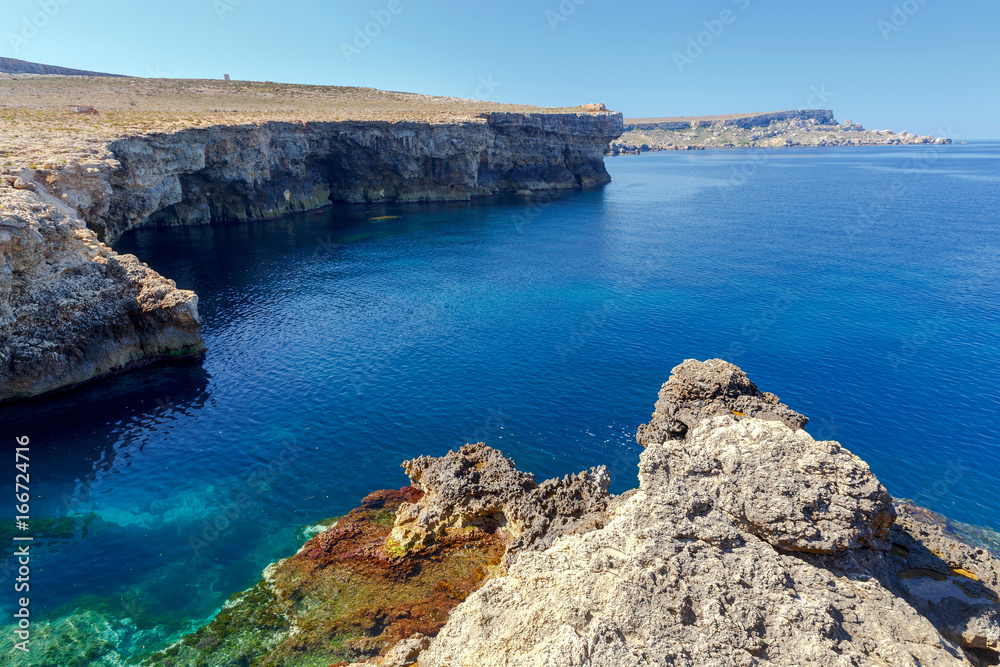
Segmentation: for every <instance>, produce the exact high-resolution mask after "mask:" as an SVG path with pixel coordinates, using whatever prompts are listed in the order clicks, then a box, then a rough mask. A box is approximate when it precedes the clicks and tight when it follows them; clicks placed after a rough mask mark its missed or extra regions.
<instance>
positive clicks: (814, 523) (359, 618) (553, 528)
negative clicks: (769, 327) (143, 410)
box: [149, 359, 1000, 667]
mask: <svg viewBox="0 0 1000 667" xmlns="http://www.w3.org/2000/svg"><path fill="white" fill-rule="evenodd" d="M806 421H807V420H806V418H805V417H804V416H802V415H801V414H799V413H797V412H795V411H793V410H792V409H790V408H789V407H788V406H786V405H784V404H782V403H781V402H780V400H779V399H778V397H777V396H775V395H773V394H770V393H764V392H761V391H759V390H758V388H757V387H756V386H755V385H754V384H753V383H752V382H751V381H750V380H749V379H748V378H747V377H746V375H745V374H744V373H743V372H742V371H740V369H739V368H737V367H735V366H733V365H731V364H728V363H726V362H724V361H721V360H718V359H715V360H710V361H706V362H698V361H694V360H689V361H685V362H684V363H683V364H681V365H680V366H678V367H677V368H675V369H674V371H673V373H672V375H671V378H670V380H669V381H668V382H667V383H666V384H664V385H663V387H662V389H661V391H660V396H659V400H658V402H657V403H656V410H655V412H654V413H653V418H652V420H651V421H650V423H648V424H646V425H644V426H642V427H640V428H639V431H638V435H637V439H638V441H639V443H640V444H642V445H643V446H644V447H645V449H644V451H643V453H642V455H641V457H640V462H639V487H638V489H635V490H632V491H629V492H627V493H624V494H622V495H620V496H612V495H610V494H608V491H607V489H608V476H607V471H606V470H605V469H604V468H603V467H600V468H595V469H592V470H589V471H586V472H583V473H580V474H578V475H571V476H567V477H565V478H562V479H553V480H548V481H545V482H542V483H537V482H535V480H534V478H533V477H532V476H531V475H530V474H527V473H524V472H521V471H518V470H517V469H516V467H515V466H514V464H513V462H511V461H510V460H508V459H506V458H505V457H504V456H503V455H502V454H500V453H499V452H497V451H496V450H494V449H491V448H489V447H486V446H485V445H482V444H479V445H467V446H465V447H463V448H462V449H461V450H459V451H458V452H450V453H449V454H448V455H446V456H444V457H440V458H428V457H421V458H418V459H415V460H414V461H410V462H407V463H405V464H404V466H405V468H406V471H407V473H408V474H409V475H410V478H411V480H412V482H413V483H414V486H413V487H410V488H408V489H403V490H402V491H399V492H383V493H382V494H376V495H375V496H371V497H369V499H366V501H365V504H364V505H363V506H362V508H361V509H360V510H358V511H356V513H352V515H349V516H348V518H347V519H346V520H342V521H341V522H338V523H337V524H336V525H335V526H334V527H333V528H330V529H329V530H327V531H325V532H323V533H321V534H320V535H319V536H317V537H315V538H313V539H312V540H310V541H309V542H308V543H306V545H305V546H304V547H303V548H302V550H301V551H300V552H299V553H298V554H296V555H295V556H294V557H293V558H290V559H287V560H285V561H282V562H280V563H278V564H276V565H274V566H272V567H270V568H268V570H267V571H266V572H265V576H264V578H263V579H262V580H261V582H260V583H259V584H258V585H257V587H255V588H254V589H252V590H251V591H249V592H247V593H242V594H239V595H237V596H234V598H233V600H232V601H231V602H230V603H229V604H227V606H226V608H225V609H224V610H223V612H222V613H221V614H220V615H219V618H218V619H217V620H216V621H215V622H214V623H213V624H211V625H209V626H207V627H206V628H203V629H202V630H200V631H199V632H198V633H196V634H194V635H192V636H190V637H188V638H186V639H184V640H182V641H181V642H179V643H178V644H176V645H175V646H173V647H171V648H170V649H168V650H167V651H166V652H165V653H163V654H160V655H159V656H155V657H154V658H153V659H152V660H151V661H150V663H149V664H157V665H161V664H162V665H170V666H178V665H202V664H212V665H217V666H220V667H224V666H228V665H304V664H310V665H312V664H316V665H322V664H329V663H333V662H335V661H340V662H336V664H338V665H344V664H347V663H348V662H350V661H352V660H353V661H356V662H355V664H357V665H369V666H374V665H381V666H383V667H389V666H400V665H412V664H419V665H420V666H421V667H434V666H441V667H444V666H457V665H469V666H472V665H475V666H489V665H498V666H499V665H504V666H505V667H516V666H519V665H524V666H529V665H530V666H538V665H549V666H553V667H555V666H559V665H567V666H569V665H589V666H595V667H596V666H608V667H612V666H613V667H619V666H628V665H636V666H638V665H643V666H644V665H689V666H695V665H789V666H790V665H802V664H807V663H808V664H819V665H858V666H860V665H913V666H917V665H924V666H927V665H976V666H979V665H996V664H998V662H1000V616H998V614H1000V598H998V593H1000V560H998V559H997V558H996V557H995V556H994V555H993V554H991V553H990V552H989V551H987V550H984V549H981V548H976V547H973V546H970V545H968V544H966V543H963V542H962V541H959V540H957V539H955V538H954V537H953V536H951V535H949V534H948V533H947V532H946V531H945V530H944V529H942V527H941V526H940V525H939V524H937V523H935V522H933V521H930V522H929V521H928V520H927V516H926V514H925V513H923V512H921V511H919V510H918V509H915V508H912V507H909V506H906V505H902V504H897V503H894V502H893V499H892V498H891V497H890V496H889V494H888V493H887V491H886V490H885V488H884V487H883V486H882V485H881V484H880V483H879V481H878V480H877V479H876V478H875V476H874V475H873V474H872V473H871V471H870V470H869V468H868V466H867V465H866V464H865V463H864V461H862V460H861V459H859V458H858V457H857V456H855V455H854V454H852V453H851V452H849V451H848V450H846V449H844V448H843V447H842V446H841V445H840V444H838V443H836V442H832V441H824V442H820V441H816V440H814V439H813V438H812V437H810V436H809V435H808V433H806V432H805V431H804V430H802V427H803V426H804V425H805V423H806ZM397 508H398V509H397ZM376 510H377V511H378V512H381V514H377V515H376V514H373V512H374V511H376ZM374 524H378V525H380V526H381V528H377V529H376V528H373V527H372V526H373V525H374ZM390 524H391V529H390V527H389V526H390ZM461 553H465V554H466V560H465V561H464V563H463V564H461V565H460V566H459V565H458V563H459V562H460V559H459V560H456V558H458V554H461ZM436 579H440V583H438V584H436V585H435V586H433V587H432V586H431V585H430V582H433V581H435V580H436ZM390 581H391V582H393V583H392V585H391V586H390V585H389V584H388V583H387V582H390ZM422 601H427V602H428V604H426V605H424V606H421V605H422ZM444 616H447V618H446V619H445V618H444ZM358 661H360V662H358Z"/></svg>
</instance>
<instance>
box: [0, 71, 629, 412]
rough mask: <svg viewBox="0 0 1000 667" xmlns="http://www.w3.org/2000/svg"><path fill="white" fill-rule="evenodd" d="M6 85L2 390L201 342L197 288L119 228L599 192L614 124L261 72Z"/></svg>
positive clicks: (1, 171) (596, 114)
mask: <svg viewBox="0 0 1000 667" xmlns="http://www.w3.org/2000/svg"><path fill="white" fill-rule="evenodd" d="M0 92H2V93H3V97H2V99H4V100H5V104H4V105H0V132H2V133H3V134H4V135H5V137H6V138H7V140H6V145H5V146H4V147H3V152H2V154H0V206H2V208H0V340H2V344H0V401H4V400H8V399H22V398H29V397H33V396H38V395H41V394H45V393H48V392H51V391H55V390H58V389H64V388H67V387H72V386H75V385H77V384H80V383H83V382H86V381H89V380H91V379H95V378H100V377H104V376H106V375H109V374H113V373H118V372H122V371H125V370H129V369H131V368H134V367H135V366H137V365H141V364H145V363H150V362H153V361H160V360H164V359H174V358H178V357H184V356H191V355H197V354H200V353H201V352H202V351H203V350H204V341H203V339H202V337H201V318H200V316H199V315H198V310H197V303H198V301H197V295H195V294H194V293H193V292H190V291H186V290H183V289H178V288H177V286H176V285H175V284H174V283H173V281H171V280H169V278H167V277H163V276H160V275H158V274H157V273H156V272H154V271H152V270H151V269H150V268H149V267H148V266H146V265H145V264H142V263H141V262H140V261H139V260H138V259H137V258H135V257H133V256H130V255H119V254H117V253H115V252H114V251H113V250H112V249H111V248H110V244H113V243H114V242H115V241H116V240H117V239H118V238H119V237H120V236H121V234H122V233H124V232H125V231H127V230H129V229H132V228H134V227H138V226H143V225H187V224H207V223H210V222H220V221H244V220H256V219H268V218H276V217H280V216H283V215H286V214H288V213H291V212H294V211H304V210H311V209H316V208H319V207H322V206H326V205H329V204H331V203H334V202H348V203H367V202H417V201H456V200H469V199H471V198H473V197H486V196H492V195H495V194H498V193H502V192H522V193H531V192H538V191H545V190H554V189H577V188H587V187H595V186H600V185H603V184H605V183H607V182H608V181H609V180H610V176H609V175H608V172H607V170H606V169H605V167H604V153H605V150H606V148H607V145H608V142H610V141H611V140H613V139H614V138H616V137H617V136H618V135H620V134H621V130H622V117H621V114H618V113H612V112H608V111H606V110H603V107H597V106H595V105H592V106H590V107H578V108H571V109H541V108H537V107H522V106H514V105H499V104H492V103H486V102H476V101H472V100H456V99H452V98H434V97H427V96H421V95H410V94H404V93H384V92H382V91H374V90H370V89H340V88H324V87H317V86H286V85H279V84H271V83H270V82H266V83H263V84H261V83H252V82H199V81H165V80H139V79H128V78H110V79H108V78H105V79H97V78H85V77H62V76H36V75H24V74H22V75H0ZM70 94H71V95H73V97H72V98H69V97H66V96H67V95H70ZM67 99H72V100H80V99H83V100H86V101H87V102H95V104H92V105H87V107H86V108H87V109H93V110H94V113H89V112H88V113H86V114H81V113H77V112H75V111H74V110H73V109H75V108H77V107H73V106H69V107H67V106H66V104H65V102H66V101H67ZM220 100H222V101H225V102H226V103H228V104H230V105H232V108H227V109H225V110H223V109H219V108H216V107H214V106H210V105H217V104H219V103H220ZM262 103H266V104H269V105H271V107H270V108H265V109H261V108H260V106H258V105H260V104H262Z"/></svg>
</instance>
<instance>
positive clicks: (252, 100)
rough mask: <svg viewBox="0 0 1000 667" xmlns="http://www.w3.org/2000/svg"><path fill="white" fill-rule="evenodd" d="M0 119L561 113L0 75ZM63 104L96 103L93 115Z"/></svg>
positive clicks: (160, 121) (326, 89)
mask: <svg viewBox="0 0 1000 667" xmlns="http://www.w3.org/2000/svg"><path fill="white" fill-rule="evenodd" d="M0 105H2V106H0V120H2V122H3V123H4V124H5V125H9V124H11V123H22V124H24V125H25V129H27V128H29V127H30V128H34V127H37V126H39V125H41V126H48V127H49V128H51V127H52V126H56V127H57V128H58V129H63V130H78V131H83V132H91V133H98V134H105V133H110V134H115V135H118V134H122V133H131V132H136V133H144V132H149V131H156V130H171V129H179V128H185V127H197V126H204V125H214V124H219V123H246V122H257V121H265V120H290V121H303V120H305V121H338V120H381V121H401V120H415V121H426V122H450V121H455V120H463V119H469V118H474V117H476V115H477V114H479V113H482V112H485V111H514V112H531V113H565V112H581V111H584V110H583V109H582V108H580V107H572V108H559V109H555V108H542V107H534V106H527V105H514V104H497V103H494V102H486V101H481V100H469V99H459V98H454V97H433V96H429V95H416V94H412V93H396V92H386V91H381V90H375V89H374V88H346V87H337V86H305V85H295V84H285V83H271V82H269V81H268V82H260V81H217V80H199V79H138V78H105V77H80V76H41V75H30V74H17V75H9V74H8V75H0ZM67 105H86V106H93V107H95V108H96V109H97V110H98V111H99V112H100V113H99V114H98V115H96V116H92V115H85V114H77V113H74V112H73V111H72V110H71V109H69V108H68V107H67Z"/></svg>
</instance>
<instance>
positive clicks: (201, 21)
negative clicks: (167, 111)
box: [0, 0, 1000, 140]
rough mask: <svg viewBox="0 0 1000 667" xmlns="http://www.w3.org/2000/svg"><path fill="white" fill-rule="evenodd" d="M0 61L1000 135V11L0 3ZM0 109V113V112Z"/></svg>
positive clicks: (991, 4)
mask: <svg viewBox="0 0 1000 667" xmlns="http://www.w3.org/2000/svg"><path fill="white" fill-rule="evenodd" d="M4 6H5V7H6V9H5V10H4V11H3V16H2V18H0V56H6V57H11V58H19V59H22V60H29V61H33V62H42V63H46V64H51V65H62V66H65V67H75V68H79V69H88V70H96V71H106V72H114V73H119V74H128V75H133V76H156V77H170V78H222V77H223V75H224V74H227V73H228V74H230V75H231V76H232V78H234V79H243V80H258V81H265V80H269V81H281V82H288V83H310V84H323V85H348V86H369V87H374V88H381V89H385V90H402V91H410V92H417V93H427V94H433V95H449V96H455V97H463V98H479V99H488V100H491V101H496V102H515V103H521V104H537V105H542V106H574V105H577V104H584V103H589V102H602V103H604V104H606V105H607V106H608V107H609V108H611V109H614V110H617V111H622V112H623V113H624V114H625V116H626V117H663V116H693V115H710V114H722V113H741V112H752V111H774V110H783V109H801V108H824V109H825V108H829V109H833V110H834V112H835V114H836V117H837V119H838V120H840V121H844V120H847V119H851V120H853V121H855V122H858V123H862V124H863V125H865V126H866V127H868V128H870V129H892V130H895V131H897V132H898V131H902V130H907V131H909V132H915V133H918V134H934V135H937V136H941V135H944V136H949V137H952V138H953V139H962V140H965V139H993V138H1000V113H998V112H1000V85H998V82H1000V77H998V72H1000V39H997V37H996V35H995V33H996V30H997V28H998V26H1000V2H997V1H996V0H950V1H949V2H945V1H944V0H839V1H838V2H823V3H815V2H808V3H807V2H802V0H798V1H796V2H791V1H788V0H712V1H710V2H698V3H693V2H690V1H689V2H683V3H682V2H674V1H667V0H663V1H657V2H653V1H639V0H616V1H615V2H611V1H610V0H503V1H502V2H496V1H493V2H490V1H485V0H464V1H459V0H352V1H346V0H323V1H318V0H284V1H283V2H280V3H275V2H264V1H263V0H170V1H169V2H166V1H163V0H161V1H159V2H156V1H153V2H140V1H138V0H128V1H126V0H5V1H4ZM2 102H3V100H0V104H2Z"/></svg>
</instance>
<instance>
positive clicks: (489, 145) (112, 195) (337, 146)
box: [38, 112, 621, 243]
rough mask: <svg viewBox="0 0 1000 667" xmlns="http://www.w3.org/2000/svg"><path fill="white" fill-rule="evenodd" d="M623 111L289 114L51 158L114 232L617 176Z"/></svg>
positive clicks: (92, 220)
mask: <svg viewBox="0 0 1000 667" xmlns="http://www.w3.org/2000/svg"><path fill="white" fill-rule="evenodd" d="M620 133H621V116H620V115H619V114H609V113H591V114H575V113H567V114H554V113H549V114H530V113H529V114H525V113H507V112H489V113H481V114H479V115H478V117H475V118H470V119H466V120H459V121H455V122H449V123H428V122H408V121H397V122H387V121H337V122H301V123H292V122H284V121H276V122H265V123H260V124H239V125H220V126H213V127H208V128H194V129H188V130H181V131H179V132H173V133H154V134H148V135H141V136H135V137H123V138H120V139H116V140H114V141H111V142H109V143H108V145H107V154H106V155H104V156H102V158H103V159H98V160H92V161H91V162H90V163H88V166H87V167H86V168H85V170H84V171H83V172H81V171H80V170H79V169H76V170H74V169H72V168H71V169H68V170H67V169H43V170H40V171H39V173H38V177H39V178H40V179H42V180H43V181H44V182H45V183H46V185H47V187H48V188H49V189H51V190H52V191H53V192H54V193H55V194H57V195H58V196H60V197H61V198H62V199H63V200H64V201H71V202H75V203H77V205H78V206H79V207H80V213H81V215H82V216H83V217H84V219H85V220H86V221H87V223H88V225H89V226H90V227H91V228H92V229H94V230H95V231H97V232H98V234H99V235H100V237H101V239H102V240H104V241H106V242H108V243H113V242H114V241H115V240H117V238H118V237H119V236H120V235H121V233H122V232H124V231H126V230H128V229H131V228H132V227H135V226H138V225H143V224H154V225H157V224H159V225H163V224H166V225H170V224H198V223H208V222H211V221H221V220H249V219H264V218H273V217H278V216H281V215H285V214H287V213H290V212H293V211H297V210H307V209H314V208H318V207H320V206H323V205H326V204H329V203H330V202H331V201H333V202H351V203H359V202H375V201H377V202H388V201H398V202H413V201H449V200H468V199H470V198H472V197H476V196H489V195H493V194H496V193H498V192H504V191H517V190H534V191H538V190H550V189H573V188H584V187H593V186H597V185H603V184H605V183H607V182H608V181H610V176H609V175H608V172H607V170H606V169H605V167H604V151H605V148H606V146H607V144H608V142H609V141H610V140H612V139H614V138H616V137H617V136H618V135H619V134H620Z"/></svg>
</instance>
